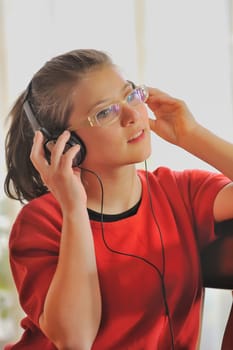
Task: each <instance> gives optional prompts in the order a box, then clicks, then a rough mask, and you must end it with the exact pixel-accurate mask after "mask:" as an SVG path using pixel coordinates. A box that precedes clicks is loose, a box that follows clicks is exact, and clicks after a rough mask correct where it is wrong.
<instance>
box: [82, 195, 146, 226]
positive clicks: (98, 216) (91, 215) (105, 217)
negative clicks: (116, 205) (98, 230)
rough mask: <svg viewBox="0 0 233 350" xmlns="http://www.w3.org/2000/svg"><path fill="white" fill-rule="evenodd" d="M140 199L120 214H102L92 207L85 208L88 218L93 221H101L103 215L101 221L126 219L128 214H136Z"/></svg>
mask: <svg viewBox="0 0 233 350" xmlns="http://www.w3.org/2000/svg"><path fill="white" fill-rule="evenodd" d="M140 203H141V199H140V200H139V201H138V202H137V203H136V204H135V205H134V206H133V207H132V208H130V209H128V210H126V211H124V212H123V213H120V214H103V215H101V213H98V212H96V211H94V210H92V209H89V208H87V211H88V215H89V219H90V220H93V221H99V222H101V220H102V217H103V220H102V221H103V222H114V221H118V220H122V219H126V218H128V217H130V216H133V215H135V214H137V211H138V208H139V206H140Z"/></svg>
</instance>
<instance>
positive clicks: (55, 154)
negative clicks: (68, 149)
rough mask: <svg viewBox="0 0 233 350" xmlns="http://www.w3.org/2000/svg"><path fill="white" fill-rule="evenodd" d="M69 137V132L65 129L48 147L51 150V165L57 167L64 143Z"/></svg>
mask: <svg viewBox="0 0 233 350" xmlns="http://www.w3.org/2000/svg"><path fill="white" fill-rule="evenodd" d="M69 138H70V132H69V131H68V130H65V131H64V132H63V133H62V134H61V135H60V136H59V137H58V139H57V140H56V142H55V143H54V144H53V145H52V147H50V151H51V165H52V166H54V167H57V166H58V164H59V163H60V160H61V157H62V155H63V153H64V150H65V146H66V143H67V142H68V140H69Z"/></svg>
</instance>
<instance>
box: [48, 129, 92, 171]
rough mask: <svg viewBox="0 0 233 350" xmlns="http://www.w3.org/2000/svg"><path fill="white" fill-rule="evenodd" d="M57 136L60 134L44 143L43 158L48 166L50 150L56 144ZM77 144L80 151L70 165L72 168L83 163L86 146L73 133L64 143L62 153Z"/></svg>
mask: <svg viewBox="0 0 233 350" xmlns="http://www.w3.org/2000/svg"><path fill="white" fill-rule="evenodd" d="M59 136H60V134H55V135H53V136H52V137H51V138H49V139H47V140H46V141H45V143H44V151H45V157H46V159H47V161H48V162H49V164H50V156H51V149H52V147H53V145H54V144H55V143H56V141H57V139H58V137H59ZM77 144H78V145H80V150H79V152H78V153H77V154H76V156H75V157H74V159H73V164H72V166H73V167H77V166H79V165H80V164H81V163H82V162H83V161H84V159H85V156H86V146H85V144H84V142H83V141H82V139H81V138H80V137H79V136H78V135H77V134H76V133H75V132H73V131H72V132H71V134H70V138H69V140H68V141H67V142H66V145H65V149H64V153H65V152H66V151H68V149H69V148H71V147H73V146H75V145H77Z"/></svg>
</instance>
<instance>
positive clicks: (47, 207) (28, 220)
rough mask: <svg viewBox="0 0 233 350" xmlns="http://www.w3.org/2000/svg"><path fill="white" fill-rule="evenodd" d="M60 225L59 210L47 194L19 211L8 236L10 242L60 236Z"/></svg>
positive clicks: (51, 197)
mask: <svg viewBox="0 0 233 350" xmlns="http://www.w3.org/2000/svg"><path fill="white" fill-rule="evenodd" d="M61 225H62V214H61V209H60V206H59V204H58V202H57V201H56V199H55V198H54V197H53V195H52V194H50V193H47V194H45V195H42V196H41V197H38V198H35V199H33V200H31V201H30V202H29V203H27V204H25V205H24V206H23V207H22V209H21V210H20V211H19V213H18V215H17V217H16V219H15V221H14V223H13V226H12V229H11V235H10V242H12V241H17V240H18V239H20V241H22V240H23V239H27V240H29V241H30V240H31V239H33V237H34V238H35V237H42V236H48V232H49V235H51V236H54V235H55V236H56V237H58V236H59V235H60V230H61Z"/></svg>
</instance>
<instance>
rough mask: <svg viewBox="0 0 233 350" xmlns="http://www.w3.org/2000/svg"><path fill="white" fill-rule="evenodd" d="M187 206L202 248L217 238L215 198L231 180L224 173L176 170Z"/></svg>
mask: <svg viewBox="0 0 233 350" xmlns="http://www.w3.org/2000/svg"><path fill="white" fill-rule="evenodd" d="M175 176H176V181H177V184H178V186H179V189H180V191H181V195H182V197H183V200H184V202H185V205H186V208H188V211H189V212H190V216H191V217H192V221H193V226H194V231H195V234H196V238H197V242H198V245H199V248H200V249H203V248H204V247H205V246H207V245H208V244H209V243H210V242H212V241H214V240H215V239H216V237H217V236H216V230H215V221H214V216H213V205H214V200H215V198H216V196H217V194H218V192H219V191H220V190H221V189H222V188H223V187H224V186H226V185H227V184H229V183H230V182H231V181H230V179H228V178H226V177H225V176H224V175H222V174H219V173H212V172H208V171H205V170H186V171H184V172H175Z"/></svg>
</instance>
